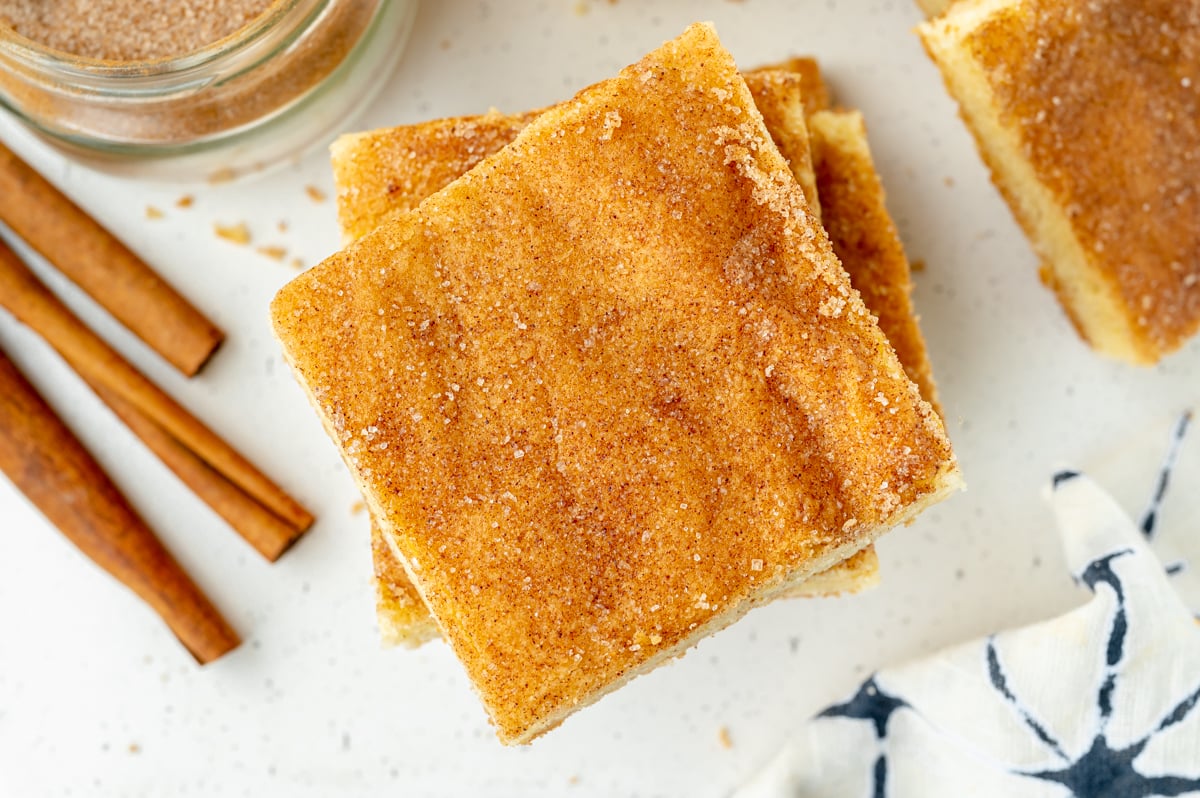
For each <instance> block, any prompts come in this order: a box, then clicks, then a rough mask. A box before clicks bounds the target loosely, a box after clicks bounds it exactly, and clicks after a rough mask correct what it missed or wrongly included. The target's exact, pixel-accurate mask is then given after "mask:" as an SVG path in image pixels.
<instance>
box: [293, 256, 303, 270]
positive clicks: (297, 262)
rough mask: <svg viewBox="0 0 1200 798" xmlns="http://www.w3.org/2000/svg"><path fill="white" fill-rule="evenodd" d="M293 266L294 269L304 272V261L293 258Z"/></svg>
mask: <svg viewBox="0 0 1200 798" xmlns="http://www.w3.org/2000/svg"><path fill="white" fill-rule="evenodd" d="M291 265H292V268H293V269H296V270H302V269H303V268H304V261H302V260H300V259H299V258H292V264H291Z"/></svg>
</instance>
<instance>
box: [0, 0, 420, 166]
mask: <svg viewBox="0 0 1200 798" xmlns="http://www.w3.org/2000/svg"><path fill="white" fill-rule="evenodd" d="M416 5H417V3H416V0H277V2H275V3H274V4H273V5H271V6H270V8H269V9H268V10H267V11H266V12H264V13H263V14H262V15H261V16H260V17H258V18H257V19H255V20H254V21H253V22H251V23H249V24H248V25H246V26H245V27H243V28H241V29H240V30H238V31H237V32H235V33H234V34H233V35H231V36H228V37H226V38H224V39H221V40H220V41H217V42H215V43H213V44H210V45H208V46H206V47H203V48H201V49H199V50H193V51H192V52H188V53H184V54H181V55H178V56H172V57H169V58H162V59H157V60H151V61H101V60H96V59H92V58H84V57H80V56H75V55H71V54H69V53H64V52H61V51H58V50H52V49H49V48H47V47H44V46H42V45H40V44H38V43H36V42H33V41H30V40H29V39H26V38H24V37H23V36H20V35H19V34H17V33H16V32H15V31H13V30H12V29H10V28H7V27H4V28H0V104H2V105H3V106H4V107H6V108H7V109H8V110H10V111H12V112H13V113H14V114H16V115H17V116H18V117H19V118H20V119H22V120H23V121H24V122H25V123H27V124H28V125H29V126H30V127H31V128H32V129H33V130H34V131H36V132H37V133H39V134H40V135H41V136H42V137H43V138H45V139H47V140H49V141H50V142H51V143H53V144H55V145H56V146H58V147H60V148H61V149H64V150H66V151H68V152H69V153H70V154H72V155H73V156H75V157H80V158H82V159H84V160H86V161H87V162H88V163H89V164H90V165H95V166H98V167H100V168H102V169H107V170H109V171H115V172H118V173H123V174H130V175H134V176H139V177H163V178H181V179H183V178H187V179H191V178H198V177H202V178H208V179H210V180H221V179H232V178H235V177H238V176H241V175H243V174H246V173H248V172H252V171H256V170H260V169H263V168H265V167H267V166H270V165H272V164H275V163H279V162H281V161H283V160H285V159H287V158H289V157H296V156H297V155H298V154H299V153H301V152H303V151H304V150H306V149H307V148H308V147H310V146H312V145H314V144H316V143H318V142H320V141H322V140H326V139H328V138H329V137H330V136H332V135H333V134H335V133H338V132H341V130H342V129H343V128H344V126H345V124H346V121H347V119H348V118H349V117H350V116H351V115H353V114H354V113H355V112H356V111H358V110H359V109H360V108H361V107H363V106H364V105H365V104H366V103H367V102H369V100H370V99H371V97H373V96H374V94H375V92H376V91H377V90H378V89H379V88H381V87H382V85H383V83H384V82H385V81H386V79H387V77H388V75H389V74H390V73H391V72H392V70H393V69H394V68H395V66H396V63H397V61H398V60H399V58H400V54H401V52H402V50H403V49H404V43H405V41H406V39H407V37H408V34H409V32H410V30H411V28H412V21H413V17H414V16H415V12H416Z"/></svg>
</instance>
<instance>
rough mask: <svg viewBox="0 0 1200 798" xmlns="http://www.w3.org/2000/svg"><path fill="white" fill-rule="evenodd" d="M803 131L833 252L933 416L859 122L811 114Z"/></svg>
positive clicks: (902, 276) (921, 350) (888, 222)
mask: <svg viewBox="0 0 1200 798" xmlns="http://www.w3.org/2000/svg"><path fill="white" fill-rule="evenodd" d="M809 127H810V130H811V140H812V145H813V162H814V166H815V169H816V178H817V190H818V192H819V193H820V195H821V197H822V202H823V206H824V208H825V219H824V224H825V230H826V232H828V233H829V239H830V241H831V242H832V243H833V251H834V252H835V253H836V254H837V256H838V258H839V259H841V261H842V266H843V268H845V269H846V273H847V274H849V275H850V283H851V284H852V285H853V286H854V287H855V288H857V289H858V291H859V293H860V294H862V298H863V302H864V303H865V304H866V306H867V308H868V309H869V310H870V311H871V312H872V313H874V314H875V315H876V316H877V317H878V319H879V327H880V329H882V330H883V334H884V335H886V336H887V338H888V340H889V341H890V342H891V344H892V347H893V348H894V349H895V350H896V355H897V357H899V358H900V362H901V363H902V364H903V365H904V370H905V371H906V372H907V373H908V377H909V379H911V380H912V381H913V382H915V383H916V384H917V387H918V388H920V389H921V395H922V396H923V397H925V399H926V400H927V401H928V402H929V403H930V404H931V405H933V406H934V408H935V409H936V408H938V402H937V386H936V384H935V383H934V381H933V368H932V366H931V365H930V363H929V353H928V352H927V351H926V348H925V338H924V337H923V336H922V335H921V328H920V326H919V324H918V322H919V319H918V317H917V315H916V312H915V311H914V310H913V304H912V296H911V294H912V272H911V269H910V268H909V264H908V258H907V257H906V256H905V254H904V245H903V244H902V243H901V242H900V234H899V233H898V232H897V231H896V225H895V224H894V223H893V222H892V217H891V216H890V215H889V214H888V211H887V203H886V197H885V194H884V190H883V183H882V182H881V181H880V179H879V175H878V173H877V172H876V171H875V164H874V162H873V161H872V159H871V150H870V147H869V145H868V143H867V129H866V125H865V123H864V122H863V118H862V114H860V113H858V112H857V111H819V112H817V113H815V114H813V115H812V116H811V117H810V118H809ZM938 412H939V413H940V412H941V411H940V409H938Z"/></svg>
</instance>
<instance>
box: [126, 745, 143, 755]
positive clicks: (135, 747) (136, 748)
mask: <svg viewBox="0 0 1200 798" xmlns="http://www.w3.org/2000/svg"><path fill="white" fill-rule="evenodd" d="M141 752H142V747H141V746H140V745H138V744H137V743H130V744H129V753H131V754H140V753H141Z"/></svg>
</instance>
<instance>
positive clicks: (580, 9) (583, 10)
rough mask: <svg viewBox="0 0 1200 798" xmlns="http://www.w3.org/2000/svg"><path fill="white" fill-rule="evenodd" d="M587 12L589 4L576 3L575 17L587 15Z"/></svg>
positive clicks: (581, 1) (580, 1) (581, 0)
mask: <svg viewBox="0 0 1200 798" xmlns="http://www.w3.org/2000/svg"><path fill="white" fill-rule="evenodd" d="M587 12H588V4H587V3H585V2H583V0H579V2H577V3H575V16H577V17H582V16H583V15H585V14H587Z"/></svg>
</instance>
